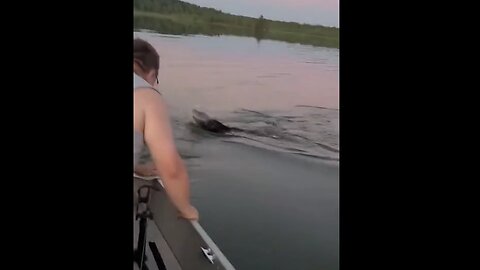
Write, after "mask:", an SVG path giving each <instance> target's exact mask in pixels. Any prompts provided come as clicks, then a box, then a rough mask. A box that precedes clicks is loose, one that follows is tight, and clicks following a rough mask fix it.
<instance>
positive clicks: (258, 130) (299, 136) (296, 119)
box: [192, 106, 340, 161]
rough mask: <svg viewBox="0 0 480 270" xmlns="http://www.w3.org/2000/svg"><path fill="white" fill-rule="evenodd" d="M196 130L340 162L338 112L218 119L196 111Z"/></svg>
mask: <svg viewBox="0 0 480 270" xmlns="http://www.w3.org/2000/svg"><path fill="white" fill-rule="evenodd" d="M192 117H193V121H194V124H195V127H197V129H198V128H201V129H202V130H203V131H208V132H209V134H212V135H215V136H219V137H222V138H223V140H224V141H227V142H234V143H242V144H247V145H251V146H256V147H260V148H266V149H270V150H275V151H281V152H287V153H293V154H299V155H305V156H311V157H316V158H320V159H325V160H333V161H338V160H339V154H340V153H339V144H338V110H334V109H328V108H322V107H311V106H297V107H296V108H295V109H294V110H292V111H289V112H288V113H285V112H273V111H270V112H258V111H252V110H245V109H242V110H239V111H235V112H233V113H230V115H227V116H224V117H222V120H221V121H220V120H217V119H215V118H213V117H211V116H209V115H208V114H206V113H205V112H201V111H198V110H193V111H192Z"/></svg>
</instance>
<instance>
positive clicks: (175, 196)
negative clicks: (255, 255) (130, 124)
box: [133, 38, 199, 220]
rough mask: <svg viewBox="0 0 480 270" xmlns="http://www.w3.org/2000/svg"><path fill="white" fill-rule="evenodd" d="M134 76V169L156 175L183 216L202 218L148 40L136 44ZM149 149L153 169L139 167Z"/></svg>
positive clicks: (155, 55) (157, 57) (157, 65)
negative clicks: (175, 138) (145, 151)
mask: <svg viewBox="0 0 480 270" xmlns="http://www.w3.org/2000/svg"><path fill="white" fill-rule="evenodd" d="M133 45H134V46H133V47H134V49H133V50H134V52H133V72H134V73H133V77H134V90H133V94H134V132H133V133H134V168H135V173H139V174H142V175H145V174H150V175H151V174H156V173H157V172H158V175H159V176H160V178H161V179H162V183H163V186H164V188H165V191H166V193H167V194H168V196H169V198H170V200H171V202H172V203H173V205H174V206H175V207H176V208H177V209H178V211H179V213H180V216H181V217H183V218H186V219H189V220H197V219H198V218H199V214H198V211H197V209H196V208H195V207H193V206H192V205H191V203H190V180H189V177H188V173H187V169H186V167H185V165H184V163H183V161H182V159H181V157H180V155H179V153H178V151H177V148H176V145H175V141H174V138H173V132H172V128H171V125H170V120H169V115H168V112H167V107H166V104H165V102H164V100H163V98H162V95H161V94H160V92H159V91H158V90H157V89H156V88H157V87H158V83H159V82H158V72H159V67H160V56H159V55H158V53H157V51H156V50H155V48H154V47H153V46H152V45H151V44H150V43H148V42H146V41H145V40H142V39H139V38H135V39H134V41H133ZM144 147H148V150H149V152H150V155H151V157H152V160H153V166H148V165H143V166H142V165H140V164H139V159H140V153H141V152H142V150H143V148H144Z"/></svg>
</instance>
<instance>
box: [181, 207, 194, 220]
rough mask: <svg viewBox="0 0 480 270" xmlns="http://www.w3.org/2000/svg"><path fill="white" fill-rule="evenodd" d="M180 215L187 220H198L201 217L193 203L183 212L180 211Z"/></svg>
mask: <svg viewBox="0 0 480 270" xmlns="http://www.w3.org/2000/svg"><path fill="white" fill-rule="evenodd" d="M178 216H179V217H180V218H184V219H187V220H198V218H199V216H198V210H197V209H196V208H195V207H193V206H191V205H190V207H188V208H187V209H186V210H184V211H183V212H179V214H178Z"/></svg>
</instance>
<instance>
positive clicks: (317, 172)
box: [134, 32, 340, 270]
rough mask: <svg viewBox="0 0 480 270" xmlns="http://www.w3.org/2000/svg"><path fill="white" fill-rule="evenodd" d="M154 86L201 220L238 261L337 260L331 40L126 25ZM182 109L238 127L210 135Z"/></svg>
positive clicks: (276, 265) (289, 265)
mask: <svg viewBox="0 0 480 270" xmlns="http://www.w3.org/2000/svg"><path fill="white" fill-rule="evenodd" d="M134 35H135V36H136V37H140V38H143V39H145V40H147V41H149V42H150V43H151V44H152V45H153V46H154V47H155V48H156V49H157V50H158V52H159V54H160V58H161V60H160V62H161V63H160V76H159V79H160V90H161V92H162V95H163V96H164V98H165V100H166V102H167V104H168V105H169V109H170V114H171V118H172V125H173V128H174V133H175V134H174V135H175V138H176V140H177V144H178V147H179V150H180V153H181V155H182V157H183V158H184V160H185V162H186V165H187V167H188V170H189V174H190V178H191V182H192V185H191V188H192V202H193V204H194V205H195V206H196V207H197V208H198V209H199V212H200V216H201V220H200V223H201V224H202V226H203V227H204V228H205V230H206V231H207V232H208V233H209V235H210V236H211V237H212V239H213V240H214V241H215V242H216V243H217V245H218V246H219V247H220V248H221V249H222V251H223V252H224V254H225V255H226V256H227V257H228V259H229V260H230V261H231V263H232V264H233V265H234V266H235V267H236V268H237V269H240V270H242V269H338V268H339V261H338V260H339V255H338V253H339V158H340V157H339V149H340V144H339V110H338V108H339V104H338V103H339V101H338V99H339V79H338V73H339V50H338V49H330V48H320V47H312V46H304V45H298V44H288V43H283V42H277V41H268V40H262V41H261V42H260V43H259V42H257V40H255V39H254V38H245V37H233V36H219V37H208V36H171V35H161V34H156V33H149V32H135V33H134ZM192 109H198V110H200V111H203V112H206V113H207V114H209V115H210V116H211V117H213V118H215V119H218V120H219V121H221V122H222V123H224V124H226V125H228V126H232V127H237V128H241V129H242V130H244V131H243V132H236V133H233V134H227V135H218V134H212V133H209V132H207V131H204V130H202V129H200V128H198V127H197V126H196V125H195V124H193V122H192V117H191V115H192V113H191V111H192Z"/></svg>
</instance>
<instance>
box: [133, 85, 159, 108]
mask: <svg viewBox="0 0 480 270" xmlns="http://www.w3.org/2000/svg"><path fill="white" fill-rule="evenodd" d="M134 93H135V102H136V103H141V104H142V107H144V108H152V107H158V106H161V107H164V106H165V104H164V101H163V98H162V95H161V94H160V93H159V92H157V91H156V90H153V89H151V88H138V89H137V90H136V91H135V92H134Z"/></svg>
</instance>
